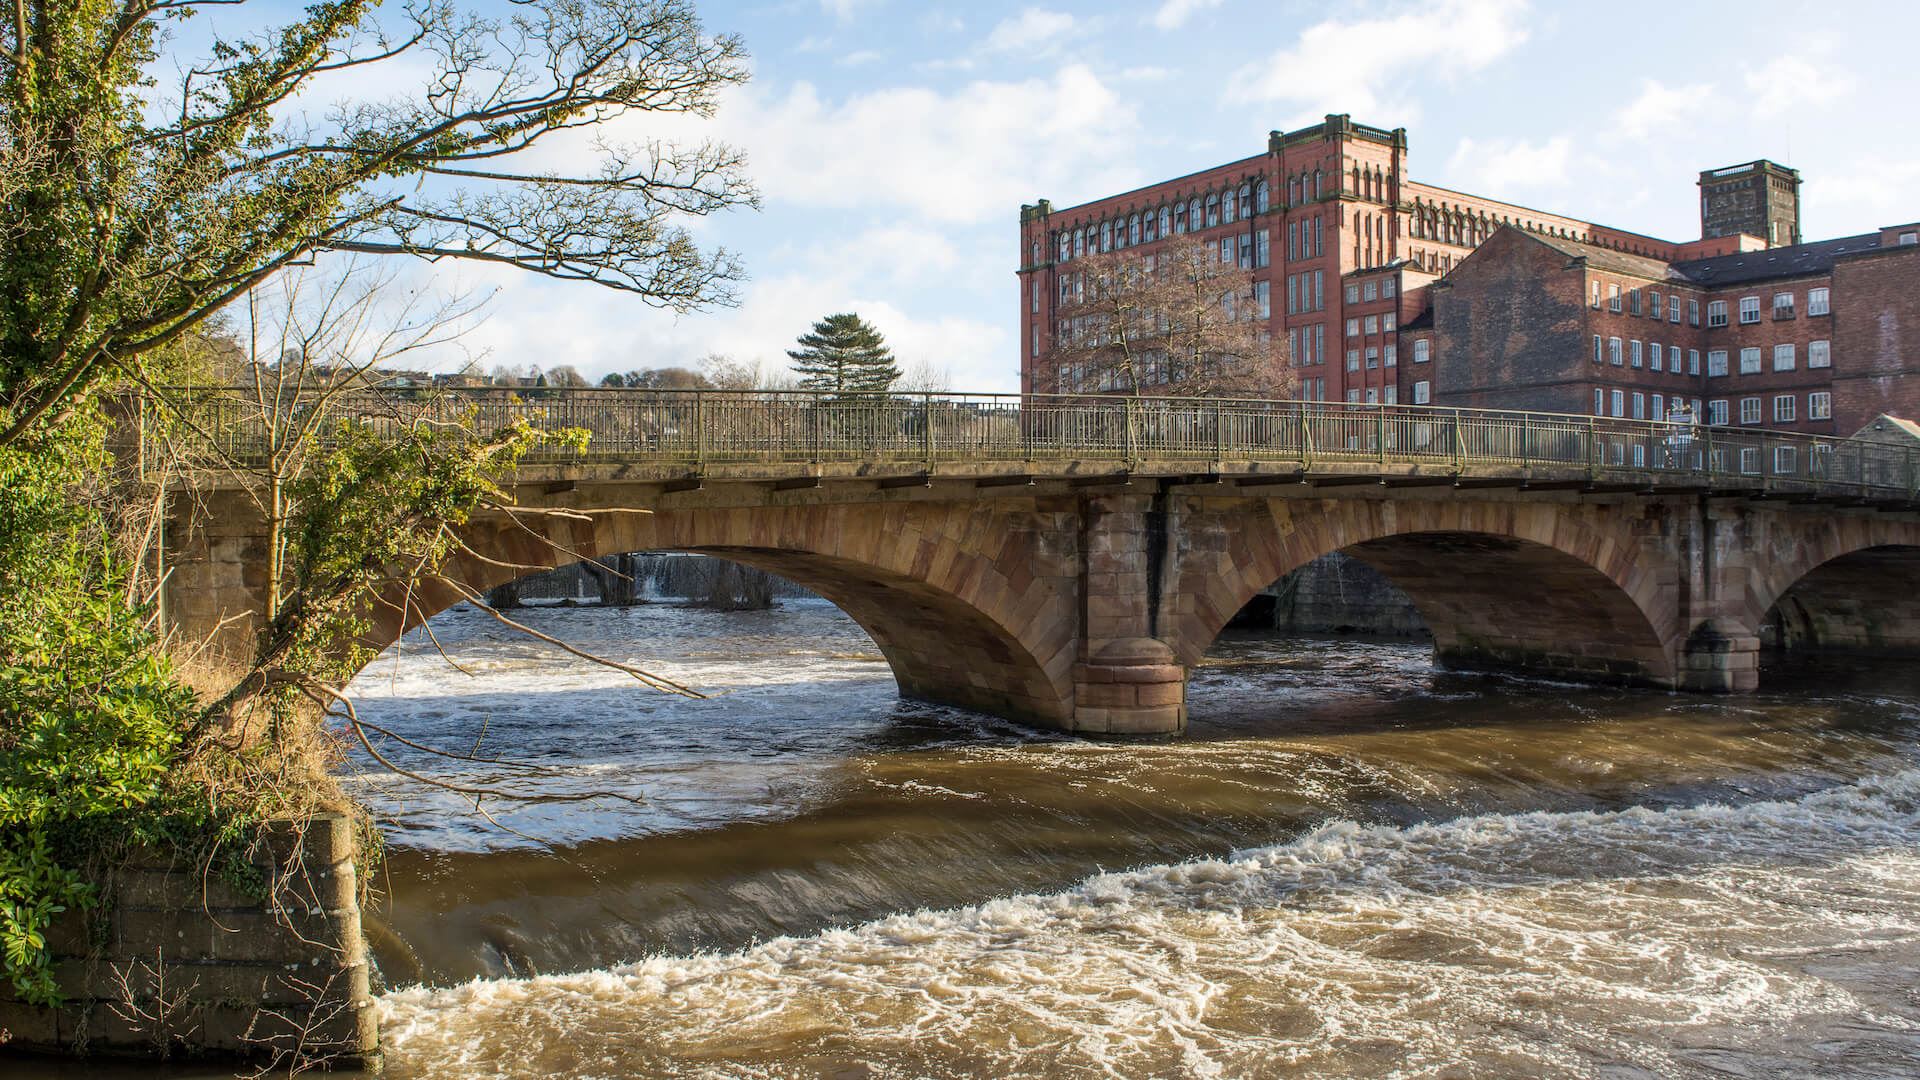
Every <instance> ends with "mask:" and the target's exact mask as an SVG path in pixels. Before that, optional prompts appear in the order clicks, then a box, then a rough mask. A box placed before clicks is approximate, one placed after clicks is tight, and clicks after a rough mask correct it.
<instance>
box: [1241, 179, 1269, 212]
mask: <svg viewBox="0 0 1920 1080" xmlns="http://www.w3.org/2000/svg"><path fill="white" fill-rule="evenodd" d="M1265 186H1266V185H1265V184H1264V183H1263V184H1262V185H1261V187H1262V188H1264V187H1265ZM1262 201H1264V200H1262ZM1262 209H1265V208H1264V207H1262ZM1252 215H1253V185H1252V184H1248V183H1242V184H1241V185H1240V216H1241V217H1251V216H1252Z"/></svg>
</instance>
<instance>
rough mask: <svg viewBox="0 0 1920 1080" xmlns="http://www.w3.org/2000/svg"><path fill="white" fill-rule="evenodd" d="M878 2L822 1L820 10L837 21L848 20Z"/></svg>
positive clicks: (859, 0) (868, 0)
mask: <svg viewBox="0 0 1920 1080" xmlns="http://www.w3.org/2000/svg"><path fill="white" fill-rule="evenodd" d="M875 3H876V0H820V10H821V11H824V12H826V13H827V14H829V15H831V16H833V17H834V18H836V19H841V20H846V19H851V18H853V16H854V14H855V13H856V12H857V11H859V10H860V9H861V8H863V7H872V6H873V5H874V4H875Z"/></svg>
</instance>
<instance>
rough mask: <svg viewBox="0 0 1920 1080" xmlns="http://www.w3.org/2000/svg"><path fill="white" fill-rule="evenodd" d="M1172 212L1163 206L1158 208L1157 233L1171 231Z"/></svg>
mask: <svg viewBox="0 0 1920 1080" xmlns="http://www.w3.org/2000/svg"><path fill="white" fill-rule="evenodd" d="M1173 214H1174V212H1173V211H1172V210H1169V209H1167V208H1166V207H1164V206H1163V207H1161V208H1160V231H1159V233H1158V234H1157V235H1160V236H1166V235H1168V234H1169V233H1170V232H1172V230H1173Z"/></svg>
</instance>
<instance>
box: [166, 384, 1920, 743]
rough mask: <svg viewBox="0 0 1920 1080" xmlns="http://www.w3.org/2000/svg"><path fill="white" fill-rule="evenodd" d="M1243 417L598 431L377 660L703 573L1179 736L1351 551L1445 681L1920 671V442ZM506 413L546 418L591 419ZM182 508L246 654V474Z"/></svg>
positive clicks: (946, 695)
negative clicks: (1282, 611) (444, 636)
mask: <svg viewBox="0 0 1920 1080" xmlns="http://www.w3.org/2000/svg"><path fill="white" fill-rule="evenodd" d="M654 397H655V399H658V398H659V395H654ZM766 397H767V395H762V396H761V397H760V398H758V399H755V400H756V402H761V403H764V401H765V399H766ZM594 400H599V399H594ZM1258 404H1259V406H1260V409H1259V411H1258V416H1257V417H1256V416H1255V413H1256V410H1255V409H1254V407H1253V406H1252V405H1251V404H1249V405H1248V407H1247V409H1246V410H1245V411H1246V413H1247V416H1246V417H1242V418H1241V419H1240V420H1232V421H1231V424H1230V418H1223V416H1222V409H1221V405H1220V404H1219V403H1217V402H1207V403H1201V404H1194V405H1192V406H1191V407H1190V410H1189V412H1190V415H1187V416H1185V417H1184V418H1176V419H1177V422H1172V421H1169V419H1168V417H1167V416H1166V415H1164V413H1165V410H1166V409H1168V408H1171V407H1172V406H1164V405H1162V406H1157V408H1160V409H1161V410H1162V415H1160V416H1159V417H1158V418H1157V419H1143V418H1142V417H1141V416H1139V415H1132V414H1133V413H1135V412H1136V411H1137V410H1138V409H1139V408H1140V407H1139V406H1134V405H1124V406H1116V405H1112V404H1111V403H1103V404H1101V405H1099V406H1098V409H1099V410H1102V411H1105V412H1107V413H1108V414H1109V415H1108V416H1107V420H1106V421H1105V422H1100V423H1092V424H1090V425H1089V424H1088V423H1085V422H1083V421H1084V416H1081V417H1080V419H1079V420H1075V421H1074V423H1073V424H1071V425H1070V424H1068V423H1067V422H1065V421H1064V420H1062V419H1060V418H1058V417H1055V418H1051V419H1048V418H1046V417H1045V416H1043V414H1042V413H1040V412H1039V411H1038V410H1036V408H1035V407H1034V405H1033V403H1032V402H1031V400H1028V401H1026V402H1025V403H1024V413H1023V414H1022V415H1020V416H1018V417H1016V418H1014V419H1013V420H1011V421H1009V419H1008V417H1007V416H1005V415H1002V416H999V417H997V418H995V419H994V421H993V423H992V425H991V431H988V430H986V428H984V427H982V426H981V425H980V424H978V423H976V420H977V419H978V417H977V416H974V417H971V418H964V422H963V418H956V417H952V416H945V415H940V414H939V410H938V409H937V408H936V403H935V402H934V401H933V400H932V399H928V400H926V401H924V402H918V403H915V402H913V401H909V402H907V403H906V404H904V405H901V406H899V407H898V408H897V409H896V410H895V414H894V415H891V416H890V417H885V418H881V419H879V420H874V419H873V417H872V416H871V415H868V414H869V413H870V412H871V410H867V411H865V412H862V413H861V415H862V416H863V417H865V419H862V420H860V421H859V424H858V425H856V424H855V423H854V421H853V420H852V419H850V418H849V417H850V414H848V413H847V412H846V410H845V409H840V410H839V411H838V412H835V411H834V410H832V409H829V408H828V406H827V405H826V404H825V403H822V402H813V403H810V404H806V405H805V406H804V408H802V409H798V410H795V411H794V412H793V417H800V419H793V418H792V417H789V421H790V422H788V423H787V425H786V426H785V427H781V428H779V429H778V430H773V431H772V432H771V434H769V433H768V431H767V430H763V429H755V433H754V434H753V436H752V445H750V446H749V445H745V443H746V442H747V439H746V437H745V436H743V435H738V433H739V432H740V431H742V430H744V428H745V427H746V426H747V425H746V424H745V422H744V419H743V417H744V416H745V415H746V410H747V408H748V407H747V406H746V405H744V404H742V405H740V406H739V409H740V410H741V412H740V415H735V416H733V417H731V419H730V420H729V419H728V417H727V416H726V415H724V414H725V413H726V411H727V410H728V409H731V408H733V406H731V405H725V404H724V403H723V404H715V403H714V402H712V401H709V402H706V403H695V404H694V405H692V406H691V407H690V409H691V419H689V418H688V412H687V409H688V408H689V407H687V406H684V405H682V404H676V405H675V406H674V407H675V408H676V409H681V410H682V411H680V412H678V413H676V414H675V417H677V419H675V418H669V419H668V420H665V421H661V420H657V419H656V421H654V422H652V423H651V426H650V427H649V426H647V425H634V424H625V425H624V426H617V425H613V424H611V423H609V422H606V421H605V420H604V418H603V419H602V422H601V423H599V425H598V426H595V425H594V424H592V423H589V424H587V425H586V426H589V427H590V428H592V429H593V430H595V431H596V432H599V431H602V430H613V431H614V437H612V438H609V439H607V440H603V441H599V442H597V444H592V445H590V449H589V453H588V454H587V455H581V456H571V457H568V456H561V457H555V458H553V459H549V460H541V461H535V462H533V463H531V464H528V465H523V466H522V468H521V470H520V472H519V474H518V475H517V478H516V481H515V485H514V489H513V494H514V496H515V499H516V501H517V503H518V504H519V505H520V506H521V507H523V508H525V509H523V510H521V511H519V512H514V513H507V512H494V513H489V514H486V515H482V516H480V517H477V518H476V519H475V520H474V521H473V522H472V523H471V524H470V526H469V527H468V529H467V535H466V540H467V542H468V544H469V545H470V546H471V547H472V548H473V549H474V550H475V551H477V552H479V553H480V554H481V556H482V557H480V558H471V557H464V556H463V557H461V558H458V559H456V560H455V561H453V562H451V563H449V564H448V565H447V566H446V567H444V568H443V572H444V575H445V576H446V577H447V578H448V579H451V580H452V581H455V582H457V583H458V585H459V586H460V588H456V587H455V586H454V585H452V584H449V583H447V582H444V581H442V582H429V583H428V585H427V586H426V587H425V588H423V589H420V590H417V591H416V592H415V593H414V594H413V595H411V596H410V597H405V596H398V595H396V596H392V597H388V598H387V602H388V606H387V609H386V613H385V618H384V619H383V620H382V621H381V623H380V625H379V627H378V629H377V631H376V634H375V641H374V643H375V644H383V643H385V642H389V641H391V640H393V639H394V638H395V637H396V636H397V635H398V634H399V633H400V632H401V631H402V630H403V629H404V628H405V627H406V626H408V625H412V624H416V623H418V622H420V621H423V620H424V619H426V618H429V617H431V616H432V615H434V614H435V613H437V612H439V611H441V610H443V609H445V608H447V607H450V606H452V605H454V604H456V603H459V602H461V600H462V599H463V597H462V593H461V588H465V589H470V590H476V591H478V590H485V589H488V588H491V587H493V586H495V585H498V584H502V583H504V582H506V581H509V580H512V579H513V578H515V577H517V576H519V575H521V574H523V573H525V572H526V570H524V569H523V568H525V567H552V566H560V565H565V564H567V563H570V562H573V561H576V560H578V559H581V558H587V557H594V556H604V555H611V554H619V553H625V552H632V551H684V552H698V553H705V554H710V555H716V556H721V557H724V558H727V559H732V560H736V561H738V562H741V563H745V564H748V565H751V566H756V567H760V568H763V569H766V570H769V571H772V572H774V573H777V574H780V575H782V576H784V577H787V578H790V579H792V580H793V581H795V582H797V583H799V584H801V585H804V586H806V587H808V588H810V589H813V590H815V591H817V592H818V593H820V594H821V595H822V596H825V597H826V598H828V599H829V600H831V601H833V602H834V603H835V604H837V605H839V606H840V607H841V608H842V609H844V610H845V611H846V613H847V614H848V615H850V616H851V617H852V618H853V619H855V620H856V621H857V622H858V623H859V624H860V625H861V626H862V627H863V628H865V630H866V631H867V632H868V633H869V634H870V635H871V636H872V638H873V640H874V641H875V643H876V644H877V645H878V646H879V648H880V649H881V651H882V652H883V653H884V654H885V656H886V659H887V661H888V662H889V663H890V664H891V665H892V669H893V672H894V675H895V677H896V678H897V680H898V682H899V685H900V690H901V692H902V693H903V694H906V695H910V696H913V697H917V698H924V699H927V700H931V701H936V702H942V703H948V704H953V705H958V706H962V707H965V708H968V709H973V710H978V711H981V712H986V713H991V714H994V715H998V716H1004V717H1009V718H1013V719H1018V720H1023V721H1027V722H1031V723H1034V724H1039V725H1043V726H1047V727H1053V728H1061V729H1065V730H1070V731H1079V732H1091V733H1111V734H1128V735H1136V734H1165V733H1172V732H1178V731H1181V730H1182V729H1183V728H1184V726H1185V723H1186V706H1185V686H1186V678H1187V674H1188V672H1189V671H1190V670H1191V669H1192V667H1193V665H1194V664H1195V663H1197V662H1198V661H1199V659H1200V658H1201V656H1202V655H1203V654H1204V653H1205V652H1206V651H1207V649H1208V647H1209V646H1210V645H1211V644H1212V642H1213V641H1214V638H1215V637H1216V636H1217V635H1218V634H1219V632H1220V631H1221V629H1222V628H1223V627H1224V626H1225V625H1226V623H1227V621H1228V620H1229V619H1230V618H1231V617H1232V616H1233V615H1234V614H1235V613H1236V612H1237V611H1238V610H1239V609H1240V608H1241V607H1242V606H1243V605H1244V604H1245V603H1246V602H1247V601H1248V600H1249V599H1250V598H1252V597H1253V596H1254V594H1255V593H1257V592H1259V591H1260V590H1261V589H1263V588H1265V587H1267V586H1268V585H1270V584H1271V583H1273V582H1274V581H1275V580H1276V579H1277V578H1279V577H1280V576H1282V575H1284V574H1286V573H1288V572H1289V571H1291V570H1294V569H1296V568H1298V567H1300V566H1302V565H1304V564H1305V563H1307V562H1309V561H1311V560H1313V559H1315V558H1316V557H1318V556H1321V555H1324V554H1327V553H1329V552H1336V551H1337V552H1344V553H1346V554H1348V555H1350V556H1353V557H1355V558H1358V559H1360V560H1362V561H1364V562H1366V563H1368V564H1369V565H1371V566H1373V567H1375V568H1376V569H1378V570H1379V571H1380V572H1381V573H1383V574H1384V575H1385V576H1386V577H1387V578H1389V579H1390V580H1391V581H1393V582H1394V584H1396V585H1397V586H1399V587H1400V588H1401V589H1402V590H1404V591H1405V592H1406V593H1407V595H1408V596H1409V597H1410V598H1411V599H1412V600H1413V602H1414V604H1415V605H1416V606H1417V607H1418V609H1419V611H1420V613H1421V615H1422V616H1423V617H1424V618H1425V620H1426V622H1427V624H1428V626H1429V627H1430V628H1431V630H1432V632H1433V640H1434V653H1435V659H1436V661H1437V662H1438V663H1440V664H1442V665H1444V666H1446V667H1449V668H1456V669H1467V670H1500V671H1518V672H1530V673H1539V674H1544V675H1551V676H1553V677H1556V678H1566V679H1576V680H1591V681H1595V682H1606V683H1623V684H1634V685H1643V686H1649V687H1660V688H1668V689H1676V690H1690V691H1715V692H1725V691H1745V690H1752V689H1754V688H1755V687H1756V686H1757V685H1758V680H1759V666H1758V660H1759V654H1760V649H1761V637H1762V634H1763V628H1764V629H1766V630H1767V631H1768V632H1769V633H1771V634H1773V635H1777V638H1778V640H1779V642H1780V644H1782V645H1784V646H1786V647H1790V648H1804V649H1825V650H1845V651H1855V652H1867V653H1884V654H1905V655H1913V654H1915V653H1920V497H1917V496H1916V488H1917V487H1920V484H1917V483H1916V473H1917V472H1920V470H1916V467H1915V463H1914V461H1913V459H1912V456H1911V454H1908V455H1907V457H1906V458H1905V459H1903V460H1893V461H1889V460H1886V458H1885V455H1884V454H1882V453H1880V452H1879V451H1876V450H1872V449H1870V448H1865V447H1853V446H1850V445H1848V444H1846V443H1844V442H1839V441H1835V440H1808V439H1804V438H1800V439H1798V441H1796V439H1795V438H1794V437H1780V436H1766V435H1761V434H1759V433H1752V432H1749V433H1737V432H1718V433H1716V432H1712V431H1701V430H1699V429H1684V430H1681V431H1679V432H1678V433H1676V432H1675V431H1673V430H1668V429H1667V428H1666V427H1665V426H1664V425H1645V424H1641V425H1623V424H1619V423H1617V422H1616V423H1615V424H1613V425H1611V426H1608V425H1607V424H1606V422H1604V421H1602V422H1598V423H1596V422H1595V421H1591V420H1588V419H1586V418H1579V417H1539V416H1533V417H1525V418H1521V419H1518V420H1515V419H1514V416H1515V415H1516V414H1501V415H1500V416H1498V417H1494V416H1491V414H1489V416H1487V417H1465V418H1464V419H1463V414H1461V413H1458V412H1454V411H1451V410H1445V411H1442V410H1418V409H1414V408H1410V407H1398V408H1393V409H1392V410H1391V411H1390V412H1389V411H1388V410H1382V409H1377V408H1372V407H1352V408H1351V409H1342V408H1341V407H1339V406H1326V405H1319V404H1305V405H1303V404H1298V403H1258ZM1073 407H1074V409H1076V410H1079V409H1081V408H1082V405H1081V404H1075V405H1074V406H1073ZM516 408H528V409H534V408H538V409H544V410H546V412H544V413H543V414H542V415H543V416H544V417H545V418H546V419H547V421H548V422H556V423H558V422H571V421H578V420H579V419H580V418H581V414H582V413H583V411H584V406H579V405H578V403H571V404H568V406H567V410H568V415H567V416H565V417H560V418H555V417H554V416H552V415H551V413H552V411H553V406H551V405H550V404H549V405H527V406H516ZM753 409H754V410H755V411H754V412H753V415H756V416H761V415H764V410H762V409H761V407H760V405H759V404H756V405H754V406H753ZM1064 410H1065V406H1063V412H1064ZM1113 410H1125V411H1121V412H1115V411H1113ZM1287 410H1292V411H1291V412H1288V411H1287ZM1363 410H1366V411H1363ZM823 412H824V413H825V414H826V415H825V416H824V417H823V415H822V413H823ZM1309 413H1310V414H1311V415H1308V414H1309ZM1296 414H1298V415H1296ZM649 415H654V416H656V417H657V415H658V412H657V411H656V412H655V413H650V414H649ZM1078 415H1079V413H1078V412H1076V416H1078ZM1276 415H1277V416H1278V417H1279V418H1278V419H1274V417H1275V416H1276ZM916 417H917V418H918V419H917V420H916V419H915V418H916ZM1249 417H1253V419H1249ZM1262 418H1264V419H1262ZM589 419H591V418H590V417H589ZM628 419H629V420H631V417H630V416H629V417H628ZM723 421H724V422H723ZM869 421H871V423H869ZM1203 421H1204V422H1203ZM1242 421H1244V422H1242ZM1336 424H1337V426H1329V425H1336ZM1209 425H1211V426H1209ZM856 427H858V428H859V430H858V431H857V432H856ZM1069 427H1071V429H1072V430H1068V429H1069ZM1229 427H1231V430H1229ZM963 429H965V430H963ZM722 431H726V432H733V433H735V434H734V435H730V436H728V437H727V438H722V437H719V435H720V432H722ZM968 432H971V434H969V433H968ZM1501 432H1504V433H1505V435H1504V436H1501V437H1498V438H1496V437H1495V436H1496V434H1498V433H1501ZM623 438H624V439H626V440H627V442H626V443H622V441H621V440H622V439H623ZM729 438H731V439H733V440H734V441H732V442H729V441H728V439H729ZM1716 438H1717V442H1716ZM596 439H598V435H596ZM675 439H680V440H683V441H691V442H692V443H695V444H698V445H696V446H691V447H690V446H689V445H683V444H676V443H674V442H673V440H675ZM596 446H597V448H596ZM1783 446H1789V447H1792V448H1793V453H1792V454H1791V455H1788V454H1786V453H1783V452H1781V449H1780V448H1781V447H1783ZM1823 447H1824V448H1823ZM1636 448H1638V450H1636ZM1849 462H1851V464H1848V463H1849ZM1753 464H1758V465H1759V466H1760V467H1759V468H1758V469H1750V468H1748V467H1747V466H1749V465H1753ZM1789 466H1790V467H1789ZM1903 470H1904V471H1903ZM237 483H238V482H237V481H236V484H237ZM197 495H198V498H196V499H194V500H185V499H180V500H175V503H174V505H175V506H176V507H177V508H178V509H177V511H176V520H175V521H174V522H173V523H172V525H171V526H170V533H171V536H172V538H173V543H172V546H173V549H174V550H173V554H172V556H171V558H172V566H171V568H170V575H169V578H168V594H167V597H166V610H167V615H168V619H169V621H170V624H171V626H172V628H173V629H175V630H177V631H178V632H180V633H183V634H188V635H195V636H210V637H216V638H217V637H221V636H223V635H224V636H225V638H226V640H228V641H230V642H233V643H235V644H239V643H243V642H244V641H245V635H247V634H250V633H251V632H252V624H253V623H252V621H253V619H254V617H255V615H256V613H257V612H258V611H259V610H261V605H262V597H261V586H262V585H263V583H264V578H265V572H264V562H265V552H264V550H263V547H264V543H263V536H262V534H263V530H262V528H261V527H260V524H259V522H260V518H259V514H258V511H257V510H256V509H254V505H253V502H252V500H250V499H249V498H248V497H246V495H245V493H244V492H243V491H241V490H238V488H237V487H236V486H234V485H227V486H222V485H220V484H217V483H215V484H211V485H208V486H207V487H206V490H203V491H200V492H198V493H197ZM188 506H193V507H195V509H194V510H193V511H192V512H191V513H189V511H188V510H187V509H186V508H187V507H188ZM553 510H563V511H566V513H561V514H556V513H547V512H542V511H553Z"/></svg>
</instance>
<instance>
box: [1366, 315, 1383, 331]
mask: <svg viewBox="0 0 1920 1080" xmlns="http://www.w3.org/2000/svg"><path fill="white" fill-rule="evenodd" d="M1379 332H1380V316H1378V315H1369V316H1367V333H1369V334H1377V333H1379Z"/></svg>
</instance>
